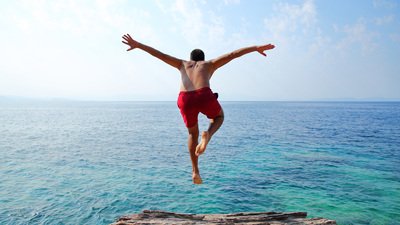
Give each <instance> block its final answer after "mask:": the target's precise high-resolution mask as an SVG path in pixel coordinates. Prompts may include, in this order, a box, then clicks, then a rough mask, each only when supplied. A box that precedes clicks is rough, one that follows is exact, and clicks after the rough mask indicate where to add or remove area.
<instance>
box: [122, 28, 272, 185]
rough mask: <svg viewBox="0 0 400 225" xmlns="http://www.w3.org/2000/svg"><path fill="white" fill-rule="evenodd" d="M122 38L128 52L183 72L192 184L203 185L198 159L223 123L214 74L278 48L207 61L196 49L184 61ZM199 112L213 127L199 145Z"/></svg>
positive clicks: (183, 106) (182, 103) (182, 99)
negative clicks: (213, 87)
mask: <svg viewBox="0 0 400 225" xmlns="http://www.w3.org/2000/svg"><path fill="white" fill-rule="evenodd" d="M122 38H123V39H124V40H125V41H122V43H124V44H126V45H129V47H130V48H129V49H128V50H127V51H130V50H133V49H135V48H139V49H141V50H143V51H145V52H147V53H149V54H151V55H152V56H154V57H156V58H158V59H160V60H162V61H164V62H165V63H167V64H169V65H171V66H173V67H175V68H177V69H178V70H179V71H180V73H181V88H180V93H179V97H178V107H179V109H180V110H181V114H182V117H183V120H184V122H185V124H186V127H187V129H188V131H189V141H188V147H189V153H190V158H191V161H192V169H193V183H195V184H201V183H202V182H203V181H202V180H201V177H200V172H199V168H198V157H199V156H200V155H201V154H203V152H204V151H205V150H206V147H207V144H208V142H209V141H210V139H211V137H212V136H213V135H214V133H215V132H216V131H217V130H218V129H219V127H220V126H221V125H222V122H223V121H224V112H223V110H222V108H221V106H220V104H219V103H218V100H217V95H216V94H213V93H212V91H211V89H210V79H211V77H212V75H213V74H214V72H215V71H216V70H217V69H218V68H220V67H221V66H223V65H225V64H227V63H228V62H230V61H231V60H232V59H235V58H238V57H240V56H242V55H245V54H248V53H250V52H255V51H257V52H259V53H260V54H261V55H263V56H267V55H266V54H265V53H264V51H266V50H270V49H273V48H274V47H275V46H274V45H271V44H268V45H259V46H252V47H246V48H241V49H238V50H236V51H233V52H231V53H228V54H225V55H222V56H220V57H218V58H216V59H211V60H208V61H205V60H204V53H203V51H202V50H200V49H195V50H193V51H192V53H191V54H190V61H185V60H182V59H177V58H175V57H172V56H170V55H167V54H164V53H162V52H160V51H158V50H156V49H154V48H152V47H150V46H147V45H144V44H142V43H139V42H137V41H135V40H133V39H132V37H131V36H130V35H129V34H126V35H124V36H123V37H122ZM200 112H201V113H202V114H204V115H206V116H207V117H208V118H209V119H210V124H209V127H208V130H206V131H203V132H202V134H201V141H200V143H198V138H199V127H198V123H197V118H198V114H199V113H200Z"/></svg>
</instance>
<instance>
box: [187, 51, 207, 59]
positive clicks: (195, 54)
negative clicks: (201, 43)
mask: <svg viewBox="0 0 400 225" xmlns="http://www.w3.org/2000/svg"><path fill="white" fill-rule="evenodd" d="M190 60H193V61H204V52H203V51H202V50H201V49H195V50H193V51H192V52H191V53H190Z"/></svg>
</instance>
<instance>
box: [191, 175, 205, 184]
mask: <svg viewBox="0 0 400 225" xmlns="http://www.w3.org/2000/svg"><path fill="white" fill-rule="evenodd" d="M193 183H195V184H201V183H203V180H202V179H201V177H200V174H198V173H194V174H193Z"/></svg>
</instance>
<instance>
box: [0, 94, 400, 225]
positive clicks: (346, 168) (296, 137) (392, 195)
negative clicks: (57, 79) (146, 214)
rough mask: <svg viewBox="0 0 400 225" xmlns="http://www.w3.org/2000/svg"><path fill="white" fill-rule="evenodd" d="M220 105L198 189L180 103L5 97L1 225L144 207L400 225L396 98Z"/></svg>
mask: <svg viewBox="0 0 400 225" xmlns="http://www.w3.org/2000/svg"><path fill="white" fill-rule="evenodd" d="M221 105H222V107H223V109H224V113H225V121H224V124H223V125H222V127H221V129H220V130H219V131H218V132H217V133H216V134H215V135H214V136H213V138H212V140H211V142H210V144H209V145H208V147H207V150H206V152H205V153H204V154H203V155H201V156H200V159H199V168H200V173H201V176H202V179H203V184H201V185H195V184H193V183H192V179H191V163H190V157H189V153H188V150H187V138H188V137H187V129H186V127H185V126H184V123H183V120H182V118H181V115H180V112H179V109H178V108H177V106H176V103H175V102H70V101H48V102H46V101H37V102H35V101H26V102H0V224H109V223H113V222H115V220H116V219H117V218H118V217H119V216H123V215H128V214H132V213H140V212H141V211H142V210H144V209H150V210H164V211H173V212H180V213H232V212H260V211H277V212H298V211H306V212H308V215H309V217H325V218H328V219H333V220H336V221H337V222H338V223H339V224H399V223H400V222H399V221H400V102H221ZM199 126H200V130H205V129H206V128H207V126H208V120H207V119H206V118H205V117H204V116H202V115H201V116H200V120H199Z"/></svg>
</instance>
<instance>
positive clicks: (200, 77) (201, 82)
mask: <svg viewBox="0 0 400 225" xmlns="http://www.w3.org/2000/svg"><path fill="white" fill-rule="evenodd" d="M211 66H212V64H211V62H210V61H197V62H196V61H183V62H182V67H181V70H180V72H181V77H182V81H181V89H180V91H194V90H198V89H201V88H204V87H210V78H211V75H212V68H211Z"/></svg>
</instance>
